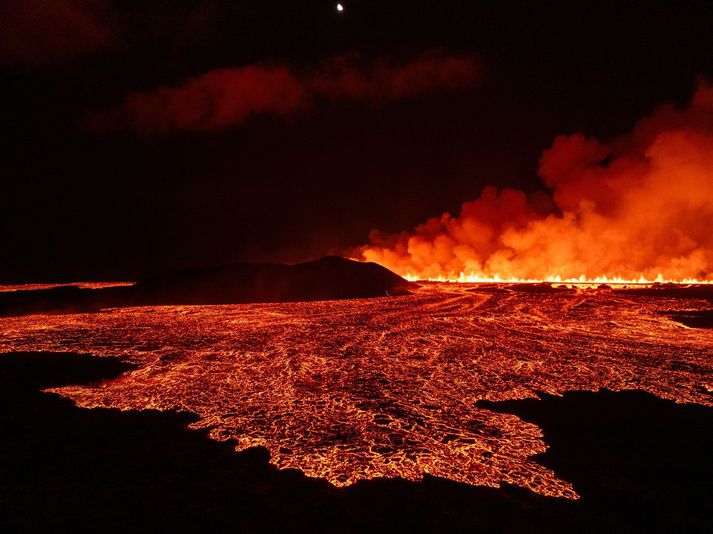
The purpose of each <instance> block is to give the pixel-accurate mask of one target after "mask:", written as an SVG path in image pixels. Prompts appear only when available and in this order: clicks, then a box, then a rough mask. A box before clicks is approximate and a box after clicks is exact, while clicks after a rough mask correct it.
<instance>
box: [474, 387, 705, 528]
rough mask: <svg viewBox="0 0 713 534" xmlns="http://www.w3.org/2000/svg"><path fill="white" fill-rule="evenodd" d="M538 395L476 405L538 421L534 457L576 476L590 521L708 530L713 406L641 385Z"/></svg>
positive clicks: (561, 472) (595, 524)
mask: <svg viewBox="0 0 713 534" xmlns="http://www.w3.org/2000/svg"><path fill="white" fill-rule="evenodd" d="M540 397H541V398H540V399H527V400H515V401H505V402H485V401H483V402H479V403H478V405H479V406H481V407H483V408H487V409H489V410H493V411H496V412H502V413H512V414H515V415H517V416H518V417H520V418H521V419H523V420H525V421H529V422H532V423H535V424H536V425H537V426H539V427H540V428H542V430H543V433H544V436H545V442H546V443H547V444H548V445H549V446H550V448H549V449H548V451H547V452H546V453H544V454H541V455H538V456H537V457H536V458H535V460H536V461H537V462H538V463H540V464H542V465H545V466H547V467H549V468H551V469H553V470H554V471H555V473H556V474H557V475H558V476H559V477H561V478H563V479H565V480H569V481H570V482H572V483H573V485H574V488H575V490H576V491H577V492H578V493H579V494H580V495H581V496H582V499H581V501H579V502H578V503H577V504H576V506H577V507H580V508H581V511H584V510H585V509H586V510H587V515H589V514H592V520H593V521H594V522H592V523H590V524H588V525H585V526H586V528H587V529H593V530H595V531H602V532H603V531H612V527H613V531H616V532H622V531H626V532H632V531H633V532H713V518H712V517H711V515H710V496H711V495H712V494H713V461H711V458H713V410H711V409H710V408H706V407H704V406H698V405H681V404H676V403H674V402H672V401H667V400H663V399H660V398H658V397H655V396H653V395H650V394H648V393H645V392H642V391H623V392H612V391H608V390H601V391H599V392H596V393H595V392H582V391H574V392H567V393H565V394H564V395H563V396H562V397H556V396H552V395H547V394H540ZM602 520H603V522H602V523H600V521H602ZM605 527H606V528H605Z"/></svg>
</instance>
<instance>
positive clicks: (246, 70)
mask: <svg viewBox="0 0 713 534" xmlns="http://www.w3.org/2000/svg"><path fill="white" fill-rule="evenodd" d="M478 70H479V68H478V64H477V62H476V60H475V59H473V58H471V57H467V56H452V55H445V54H440V53H429V54H427V55H424V56H422V57H419V58H417V59H415V60H413V61H411V62H407V63H393V62H390V61H388V60H385V59H379V60H376V61H372V62H368V63H364V62H362V61H360V60H359V58H358V57H356V56H338V57H334V58H332V59H330V60H328V61H327V62H326V63H325V64H324V65H322V66H321V67H320V68H318V69H316V70H308V71H300V70H296V69H293V68H290V67H288V66H285V65H249V66H245V67H237V68H224V69H218V70H213V71H210V72H207V73H205V74H202V75H200V76H197V77H195V78H192V79H190V80H188V81H186V82H185V83H184V84H182V85H180V86H177V87H159V88H158V89H155V90H152V91H147V92H135V93H130V94H129V95H128V96H127V97H126V98H125V100H124V103H123V104H122V105H121V106H119V107H118V108H115V109H110V110H106V111H103V112H99V113H95V114H93V115H92V116H91V117H89V119H88V124H87V126H88V127H89V129H90V130H92V131H95V132H96V131H98V132H102V131H112V130H133V131H135V132H137V133H139V134H140V135H142V136H147V137H153V136H157V135H166V134H169V133H172V132H179V131H194V132H205V131H217V130H223V129H226V128H230V127H234V126H237V125H240V124H242V123H243V122H244V121H246V120H247V119H249V118H250V117H253V116H255V115H260V114H268V115H274V116H287V115H291V114H294V113H297V112H300V111H303V110H305V109H308V108H309V107H310V106H311V105H312V104H313V103H314V102H315V101H316V100H319V99H324V100H347V101H370V102H378V101H392V100H399V99H402V98H409V97H416V96H419V95H423V94H427V93H431V92H436V91H448V90H457V89H463V88H468V87H472V86H473V85H475V83H476V82H477V81H478Z"/></svg>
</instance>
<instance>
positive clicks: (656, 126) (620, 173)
mask: <svg viewBox="0 0 713 534" xmlns="http://www.w3.org/2000/svg"><path fill="white" fill-rule="evenodd" d="M539 175H540V176H541V177H542V179H543V182H544V184H545V185H546V186H547V187H548V188H549V190H550V192H551V194H549V195H543V194H539V195H534V196H527V195H526V194H525V193H523V192H522V191H517V190H513V189H503V190H502V191H498V190H496V189H495V188H493V187H488V188H486V189H485V190H484V191H483V193H482V195H481V196H480V198H478V199H476V200H474V201H471V202H466V203H465V204H463V206H462V209H461V213H460V215H459V216H457V217H454V216H452V215H450V214H448V213H444V214H443V215H442V216H440V217H437V218H432V219H429V220H428V221H427V222H425V223H424V224H422V225H420V226H418V227H417V228H415V229H414V230H413V231H411V232H404V233H401V234H397V235H384V234H382V233H381V232H379V231H376V230H375V231H373V232H372V234H371V236H370V244H369V245H366V246H364V247H361V248H360V249H359V250H358V254H359V255H360V256H361V257H362V258H363V259H366V260H369V261H374V262H377V263H380V264H381V265H384V266H385V267H387V268H390V269H392V270H394V271H396V272H397V273H399V274H402V275H415V276H420V277H423V278H428V277H440V276H444V277H457V276H458V275H459V274H460V273H465V274H480V275H483V276H493V275H496V274H497V275H500V276H502V277H515V278H538V279H542V278H548V277H554V276H560V277H562V278H572V277H579V276H581V275H584V276H586V277H588V278H593V277H597V276H602V275H607V276H621V277H625V278H638V277H640V276H644V277H646V278H650V279H651V278H655V277H656V276H657V275H658V274H662V275H663V276H664V278H668V279H685V278H698V279H713V231H712V230H713V86H711V85H710V84H709V83H704V82H701V83H700V84H699V86H698V89H697V90H696V92H695V94H694V95H693V98H692V100H691V101H690V103H689V104H688V105H687V106H686V107H685V108H678V107H676V106H674V105H671V104H667V105H664V106H662V107H660V108H659V109H657V110H656V111H654V113H653V114H652V115H651V116H649V117H646V118H644V119H642V120H640V121H639V122H638V123H637V124H636V125H635V127H634V129H633V131H632V132H631V133H630V134H628V135H626V136H623V137H621V138H618V139H614V140H611V141H609V142H602V141H599V140H597V139H595V138H589V137H586V136H585V135H584V134H582V133H577V134H574V135H562V136H559V137H557V138H555V140H554V142H553V144H552V146H551V147H550V148H548V149H547V150H545V151H544V152H543V154H542V157H541V160H540V165H539Z"/></svg>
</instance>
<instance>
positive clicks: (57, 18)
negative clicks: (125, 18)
mask: <svg viewBox="0 0 713 534" xmlns="http://www.w3.org/2000/svg"><path fill="white" fill-rule="evenodd" d="M110 12H111V5H110V4H109V2H108V1H107V0H52V1H44V0H7V1H4V2H2V3H0V21H2V23H1V24H0V26H1V27H2V31H0V61H1V62H3V63H11V64H26V65H33V64H45V63H56V62H62V61H67V60H70V59H74V58H76V57H79V56H84V55H87V54H91V53H93V52H97V51H99V50H102V49H106V48H108V47H111V46H113V45H114V44H115V40H116V37H115V35H114V33H113V31H112V29H111V28H110V27H109V25H108V24H107V22H106V21H107V20H108V19H109V14H110Z"/></svg>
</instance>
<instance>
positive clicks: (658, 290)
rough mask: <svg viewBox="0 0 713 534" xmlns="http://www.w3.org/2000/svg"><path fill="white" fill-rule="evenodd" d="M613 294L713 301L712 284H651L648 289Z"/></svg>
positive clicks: (627, 289)
mask: <svg viewBox="0 0 713 534" xmlns="http://www.w3.org/2000/svg"><path fill="white" fill-rule="evenodd" d="M613 291H614V292H615V293H620V294H626V295H639V296H646V297H670V298H679V299H706V300H710V301H713V284H693V285H689V286H685V285H680V284H652V285H651V286H649V287H628V288H621V289H614V290H613Z"/></svg>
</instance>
